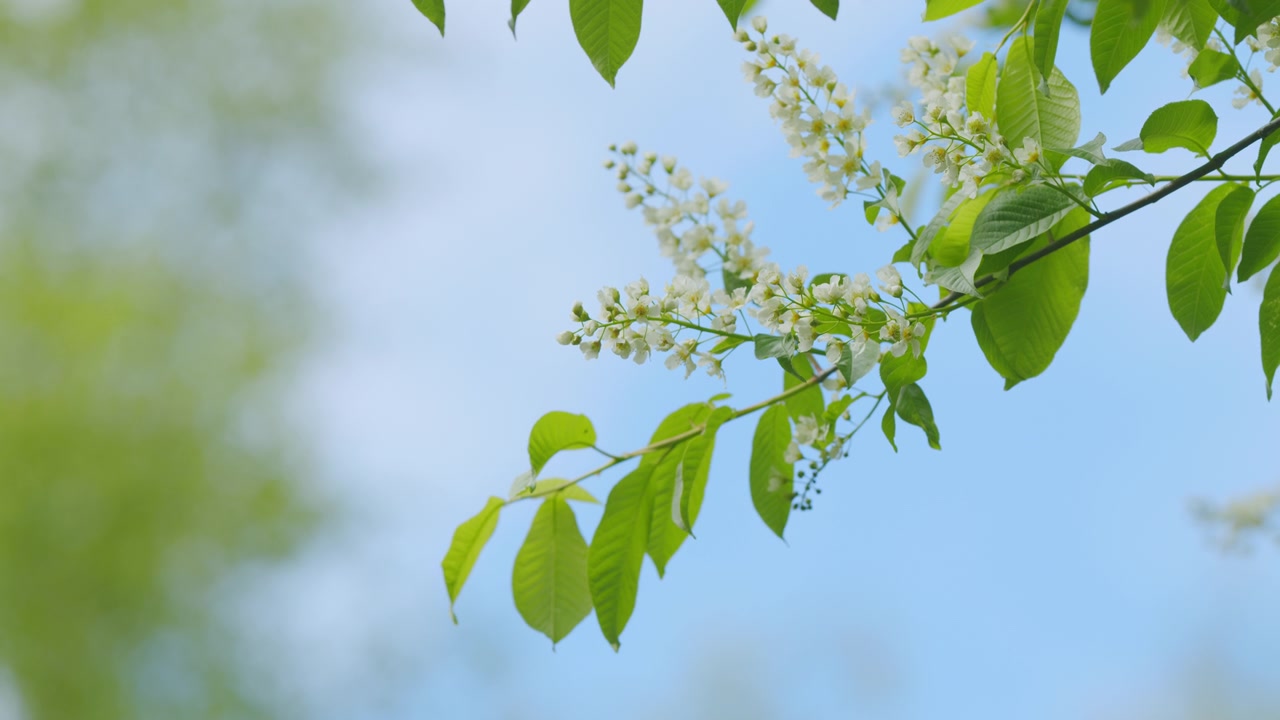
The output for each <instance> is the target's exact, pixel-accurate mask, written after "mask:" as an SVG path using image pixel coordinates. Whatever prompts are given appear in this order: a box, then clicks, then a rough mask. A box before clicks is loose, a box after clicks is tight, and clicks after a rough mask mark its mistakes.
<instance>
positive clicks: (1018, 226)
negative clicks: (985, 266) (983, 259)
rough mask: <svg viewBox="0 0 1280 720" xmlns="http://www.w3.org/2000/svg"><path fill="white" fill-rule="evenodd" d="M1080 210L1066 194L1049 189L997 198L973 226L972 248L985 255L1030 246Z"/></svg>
mask: <svg viewBox="0 0 1280 720" xmlns="http://www.w3.org/2000/svg"><path fill="white" fill-rule="evenodd" d="M1076 207H1078V206H1077V205H1076V203H1075V202H1074V201H1073V200H1072V199H1071V198H1070V197H1068V196H1067V195H1066V194H1065V193H1063V192H1060V191H1059V190H1055V189H1054V188H1052V187H1049V186H1048V185H1033V186H1031V187H1029V188H1027V189H1025V190H1023V191H1021V192H1017V191H1006V192H1002V193H1000V194H998V195H996V196H995V198H993V199H992V200H991V202H990V203H988V204H987V206H986V207H985V208H983V209H982V212H981V213H979V215H978V219H977V220H976V221H974V223H973V234H972V235H971V236H970V239H969V246H970V247H972V248H975V249H978V250H981V251H982V253H983V254H984V255H991V254H994V253H998V252H1000V251H1001V250H1005V249H1008V248H1011V247H1014V246H1015V245H1021V244H1022V243H1025V242H1029V241H1030V240H1031V239H1032V238H1035V237H1036V236H1038V235H1041V234H1043V233H1044V232H1046V231H1047V230H1048V229H1049V228H1051V227H1053V226H1054V224H1056V223H1057V222H1058V221H1059V220H1061V219H1062V218H1064V217H1066V216H1067V213H1069V212H1071V211H1072V210H1073V209H1075V208H1076Z"/></svg>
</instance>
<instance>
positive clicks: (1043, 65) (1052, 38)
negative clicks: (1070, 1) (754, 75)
mask: <svg viewBox="0 0 1280 720" xmlns="http://www.w3.org/2000/svg"><path fill="white" fill-rule="evenodd" d="M1066 12H1067V0H1040V7H1039V8H1038V9H1037V10H1036V22H1035V36H1034V38H1033V40H1034V42H1035V61H1036V68H1037V69H1038V70H1039V71H1040V74H1041V75H1042V76H1044V77H1049V76H1050V75H1052V74H1053V62H1054V59H1055V58H1056V57H1057V54H1058V31H1059V30H1061V29H1062V18H1063V16H1064V15H1066ZM984 114H985V113H984ZM988 117H989V116H988Z"/></svg>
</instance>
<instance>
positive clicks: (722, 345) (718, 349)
mask: <svg viewBox="0 0 1280 720" xmlns="http://www.w3.org/2000/svg"><path fill="white" fill-rule="evenodd" d="M747 340H748V338H745V337H727V338H725V339H723V340H721V341H720V342H718V343H716V345H715V347H713V348H711V354H712V355H719V354H720V353H725V352H729V351H730V350H732V349H734V348H736V347H738V346H739V345H741V344H742V343H744V342H747Z"/></svg>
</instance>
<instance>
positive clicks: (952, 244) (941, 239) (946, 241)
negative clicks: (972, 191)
mask: <svg viewBox="0 0 1280 720" xmlns="http://www.w3.org/2000/svg"><path fill="white" fill-rule="evenodd" d="M995 196H996V193H995V192H987V193H983V194H981V195H979V196H978V197H976V198H971V199H968V200H965V201H964V202H963V203H961V204H960V207H958V208H956V211H955V212H954V213H952V215H951V224H949V225H947V226H946V227H944V228H943V229H942V231H941V232H939V233H938V234H937V235H936V236H935V237H934V239H933V242H931V243H929V255H931V256H932V257H933V259H934V260H937V261H938V263H939V264H941V265H944V266H947V267H955V266H957V265H959V264H961V263H963V262H964V260H965V258H967V257H969V238H970V237H971V236H972V234H973V224H974V223H975V222H976V221H977V219H978V215H979V214H981V213H982V210H983V208H985V207H986V206H987V203H989V202H991V199H992V198H994V197H995Z"/></svg>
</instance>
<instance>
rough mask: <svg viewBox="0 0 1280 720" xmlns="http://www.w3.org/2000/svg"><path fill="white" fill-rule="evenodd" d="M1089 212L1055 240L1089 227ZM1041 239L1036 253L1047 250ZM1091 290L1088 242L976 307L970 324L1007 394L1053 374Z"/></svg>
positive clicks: (1043, 262)
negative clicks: (1055, 359) (1055, 360)
mask: <svg viewBox="0 0 1280 720" xmlns="http://www.w3.org/2000/svg"><path fill="white" fill-rule="evenodd" d="M1088 223H1089V213H1087V212H1085V211H1084V209H1082V208H1076V209H1075V210H1073V211H1072V212H1071V214H1069V215H1068V216H1067V217H1065V218H1063V220H1062V221H1061V222H1060V223H1058V225H1056V226H1055V227H1054V228H1053V230H1052V233H1051V235H1052V236H1053V237H1055V238H1057V237H1063V236H1065V235H1067V234H1068V233H1071V232H1075V231H1076V230H1078V229H1080V228H1082V227H1084V226H1085V225H1087V224H1088ZM1049 242H1050V239H1049V236H1048V235H1046V236H1044V237H1041V238H1040V239H1038V240H1037V241H1036V242H1035V243H1034V244H1033V245H1032V246H1031V249H1032V250H1037V249H1039V248H1042V247H1044V246H1045V245H1048V244H1049ZM1088 285H1089V239H1088V238H1084V239H1081V240H1078V241H1076V242H1074V243H1072V244H1070V245H1067V246H1066V247H1064V248H1062V249H1060V250H1058V251H1057V252H1055V253H1052V254H1050V255H1046V256H1045V257H1043V258H1040V259H1039V260H1037V261H1036V262H1033V263H1031V264H1029V265H1027V266H1026V267H1024V268H1022V269H1021V270H1019V271H1018V272H1016V273H1014V274H1012V275H1010V276H1009V280H1008V281H1007V282H1006V283H1005V284H1004V285H1002V286H1001V287H1000V288H999V289H998V290H996V291H994V292H992V293H991V294H990V295H988V296H987V298H986V299H985V300H983V301H982V302H980V303H978V304H977V305H975V306H973V314H972V315H971V317H970V320H971V322H972V325H973V334H974V336H975V337H977V339H978V345H979V347H981V348H982V352H983V354H984V355H986V356H987V362H989V363H991V367H992V368H994V369H995V371H996V372H998V373H1000V375H1001V377H1003V378H1004V379H1005V389H1006V390H1008V389H1010V388H1012V387H1013V386H1014V385H1017V384H1018V383H1020V382H1022V381H1023V380H1027V379H1029V378H1033V377H1035V376H1036V375H1039V374H1040V373H1042V372H1044V371H1045V370H1046V369H1048V367H1049V365H1050V363H1052V362H1053V357H1054V355H1056V354H1057V352H1058V349H1059V348H1061V347H1062V344H1063V343H1064V342H1066V339H1067V334H1068V333H1069V332H1071V326H1072V324H1073V323H1075V319H1076V315H1077V314H1078V313H1079V311H1080V301H1081V300H1082V299H1083V298H1084V292H1085V289H1086V288H1087V287H1088Z"/></svg>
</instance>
